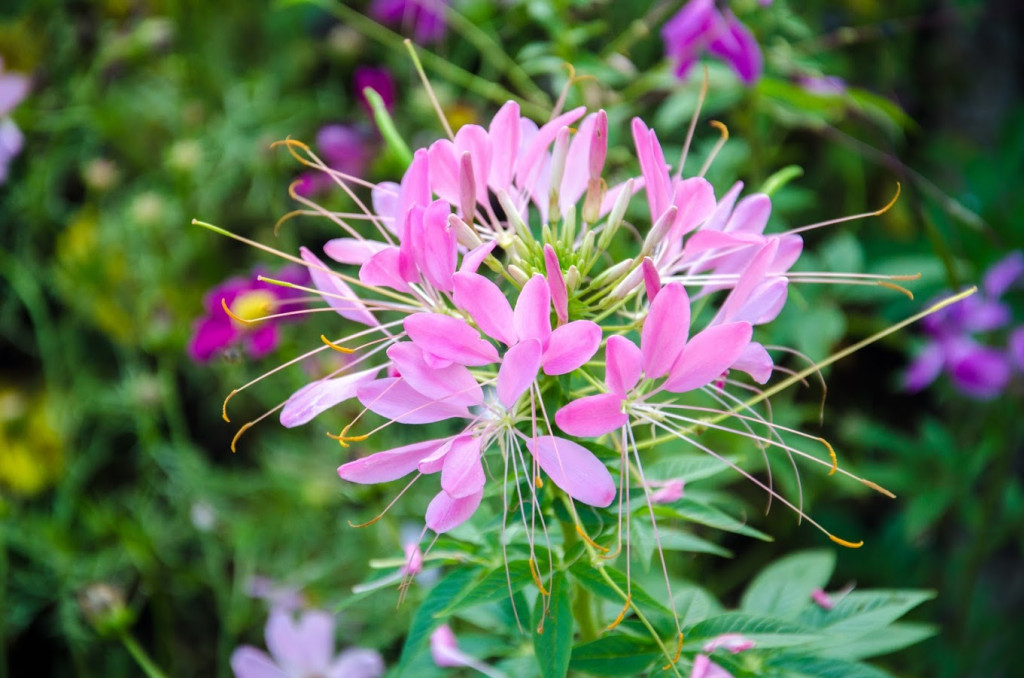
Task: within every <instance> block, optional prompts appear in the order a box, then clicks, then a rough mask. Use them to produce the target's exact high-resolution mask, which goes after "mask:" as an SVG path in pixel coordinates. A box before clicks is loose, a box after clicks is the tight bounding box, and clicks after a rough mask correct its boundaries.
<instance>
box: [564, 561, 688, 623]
mask: <svg viewBox="0 0 1024 678" xmlns="http://www.w3.org/2000/svg"><path fill="white" fill-rule="evenodd" d="M604 571H605V572H607V573H608V576H609V577H611V580H612V581H613V582H615V585H616V586H618V587H619V588H620V589H621V590H623V591H625V590H626V575H625V574H623V573H622V572H620V571H619V570H616V569H615V568H612V567H608V566H605V567H604ZM569 572H570V574H572V576H574V577H576V580H577V581H578V582H579V583H580V585H581V586H583V587H584V588H586V589H587V590H589V591H591V592H592V593H594V594H596V595H598V596H600V597H602V598H604V599H605V600H610V601H613V602H616V603H623V602H624V601H623V599H622V596H620V595H619V594H618V593H617V592H616V591H615V589H613V588H612V587H611V586H609V585H608V582H606V581H605V580H604V578H603V577H601V575H600V573H599V572H598V571H597V569H595V568H594V566H593V565H591V564H590V563H588V562H586V561H582V560H581V561H578V562H576V563H573V564H572V565H571V566H570V567H569ZM632 595H633V602H634V603H636V604H637V605H639V606H640V608H641V609H643V610H644V612H645V614H648V615H650V613H651V612H655V613H657V614H659V615H662V616H664V617H666V618H669V619H671V618H672V612H671V611H670V610H669V609H668V608H667V607H665V605H664V603H662V602H660V601H658V600H657V599H656V598H655V597H654V596H652V595H651V594H649V593H648V592H647V591H645V590H644V589H643V588H641V587H640V586H639V585H638V584H637V583H636V582H634V583H633V585H632Z"/></svg>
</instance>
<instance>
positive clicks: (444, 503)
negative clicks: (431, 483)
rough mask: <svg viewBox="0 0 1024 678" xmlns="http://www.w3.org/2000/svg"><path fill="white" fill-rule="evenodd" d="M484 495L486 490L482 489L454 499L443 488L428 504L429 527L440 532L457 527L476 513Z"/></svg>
mask: <svg viewBox="0 0 1024 678" xmlns="http://www.w3.org/2000/svg"><path fill="white" fill-rule="evenodd" d="M483 496H484V492H483V490H480V491H479V492H477V493H476V494H471V495H469V496H468V497H462V498H461V499H453V498H452V497H450V496H449V495H448V493H447V492H445V491H444V490H441V491H440V492H438V493H437V496H436V497H434V499H433V500H432V501H431V502H430V505H429V506H427V514H426V522H427V527H429V528H430V529H432V530H433V531H434V532H437V533H438V534H444V533H445V532H447V531H448V530H453V529H455V528H456V527H458V526H459V525H461V524H462V523H464V522H466V521H467V520H469V519H470V518H471V517H472V516H473V514H474V513H476V510H477V508H478V507H479V506H480V500H481V499H483Z"/></svg>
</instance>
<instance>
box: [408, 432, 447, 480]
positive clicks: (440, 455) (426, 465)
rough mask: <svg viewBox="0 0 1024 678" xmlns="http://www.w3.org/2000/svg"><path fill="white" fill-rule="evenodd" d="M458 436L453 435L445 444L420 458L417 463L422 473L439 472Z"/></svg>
mask: <svg viewBox="0 0 1024 678" xmlns="http://www.w3.org/2000/svg"><path fill="white" fill-rule="evenodd" d="M455 438H456V436H452V437H450V438H448V439H446V440H445V441H444V444H443V445H441V446H440V447H438V448H437V449H436V450H434V451H433V452H431V453H430V454H428V455H427V456H425V457H423V459H420V462H419V463H418V464H417V465H416V468H418V469H419V471H420V473H422V474H424V475H430V474H431V473H437V472H438V471H440V470H441V468H442V467H443V466H444V459H445V457H447V456H448V453H449V452H451V450H452V444H453V443H454V442H455Z"/></svg>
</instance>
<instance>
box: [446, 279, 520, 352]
mask: <svg viewBox="0 0 1024 678" xmlns="http://www.w3.org/2000/svg"><path fill="white" fill-rule="evenodd" d="M452 279H453V281H454V284H455V297H454V301H455V305H456V306H458V307H459V308H461V309H462V310H464V311H466V312H467V313H469V315H470V316H472V317H473V321H474V322H475V323H476V324H477V326H478V327H479V328H480V329H481V330H482V331H483V333H484V334H486V335H487V336H489V337H493V338H494V339H497V340H498V341H500V342H502V343H503V344H505V345H506V346H512V345H513V344H515V343H516V341H518V339H517V338H516V333H515V327H514V320H513V315H512V306H511V305H509V303H508V299H506V298H505V294H504V293H503V292H502V291H501V289H500V288H499V287H498V286H497V285H495V284H494V283H492V282H491V281H490V280H488V279H487V278H485V277H483V276H482V275H478V274H476V273H461V272H460V273H456V274H455V275H454V276H452Z"/></svg>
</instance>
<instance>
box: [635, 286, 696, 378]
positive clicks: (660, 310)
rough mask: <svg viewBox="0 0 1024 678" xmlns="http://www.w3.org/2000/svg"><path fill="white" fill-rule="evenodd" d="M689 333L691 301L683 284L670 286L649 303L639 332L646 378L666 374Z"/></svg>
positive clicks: (677, 356)
mask: <svg viewBox="0 0 1024 678" xmlns="http://www.w3.org/2000/svg"><path fill="white" fill-rule="evenodd" d="M689 331H690V299H689V297H687V295H686V290H685V289H683V286H682V285H680V284H679V283H675V282H674V283H669V284H668V285H666V286H665V287H664V288H663V289H662V290H661V292H659V293H658V296H657V298H656V299H655V300H654V301H653V302H651V309H650V311H649V312H648V313H647V320H645V321H644V327H643V330H641V333H640V351H641V353H642V355H643V368H644V374H645V375H646V376H647V378H648V379H657V378H659V377H661V376H664V375H665V374H667V373H668V371H669V369H670V368H671V367H672V365H673V364H674V363H675V362H676V360H677V359H678V358H679V354H680V352H682V350H683V346H685V345H686V337H687V334H688V333H689Z"/></svg>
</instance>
